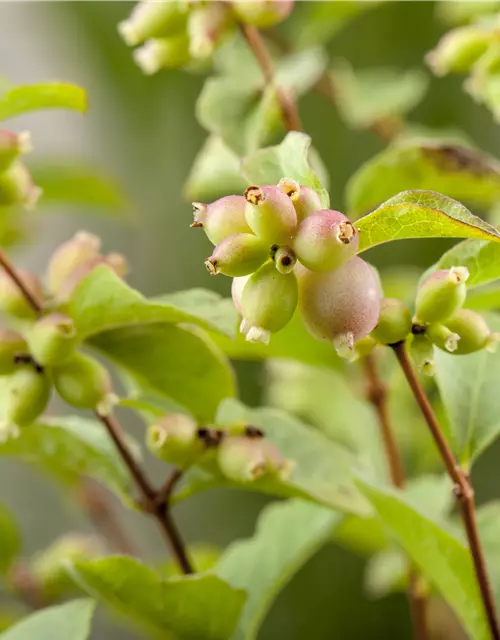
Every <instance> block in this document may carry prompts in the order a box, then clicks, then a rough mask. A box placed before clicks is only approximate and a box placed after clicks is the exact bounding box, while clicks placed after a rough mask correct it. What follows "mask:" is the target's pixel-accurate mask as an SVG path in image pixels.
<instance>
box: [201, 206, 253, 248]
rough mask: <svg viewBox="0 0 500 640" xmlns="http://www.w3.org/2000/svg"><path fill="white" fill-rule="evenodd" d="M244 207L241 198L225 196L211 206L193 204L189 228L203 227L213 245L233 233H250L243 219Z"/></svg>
mask: <svg viewBox="0 0 500 640" xmlns="http://www.w3.org/2000/svg"><path fill="white" fill-rule="evenodd" d="M246 206H247V201H246V200H245V198H244V197H243V196H225V197H224V198H219V200H215V202H212V203H211V204H203V203H201V202H193V224H192V225H191V226H192V227H203V230H204V231H205V233H206V234H207V237H208V239H209V240H210V242H211V243H212V244H214V245H217V244H219V242H222V240H224V239H225V238H227V237H228V236H232V235H234V234H235V233H252V230H251V229H250V227H249V226H248V224H247V221H246V218H245V209H246Z"/></svg>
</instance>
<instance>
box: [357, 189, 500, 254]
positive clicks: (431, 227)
mask: <svg viewBox="0 0 500 640" xmlns="http://www.w3.org/2000/svg"><path fill="white" fill-rule="evenodd" d="M356 227H357V229H358V231H359V251H360V252H361V251H366V250H367V249H370V248H371V247H374V246H376V245H378V244H383V243H384V242H391V241H393V240H405V239H408V238H480V239H484V240H491V241H494V242H500V233H499V232H498V231H497V230H496V229H495V227H492V226H491V225H489V224H488V223H487V222H485V221H484V220H481V218H478V217H477V216H475V215H473V214H472V213H471V212H470V211H469V210H468V209H467V208H466V207H464V205H463V204H460V202H457V201H456V200H452V199H451V198H448V197H447V196H443V195H442V194H440V193H436V192H434V191H404V192H403V193H398V194H397V195H396V196H394V197H393V198H391V199H390V200H387V202H384V204H382V205H380V207H378V209H375V211H372V213H369V214H368V215H367V216H364V217H363V218H360V219H359V220H358V221H357V222H356Z"/></svg>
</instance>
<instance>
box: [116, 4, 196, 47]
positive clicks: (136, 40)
mask: <svg viewBox="0 0 500 640" xmlns="http://www.w3.org/2000/svg"><path fill="white" fill-rule="evenodd" d="M187 16H188V3H187V2H177V1H176V0H167V1H166V2H165V1H164V2H158V1H157V0H155V1H154V2H151V0H146V1H144V0H143V1H142V2H138V3H137V4H136V5H135V6H134V8H133V10H132V13H131V14H130V17H129V18H127V20H123V21H122V22H120V23H119V24H118V32H119V34H120V35H121V37H122V38H123V40H124V41H125V43H126V44H128V45H129V46H131V47H134V46H135V45H137V44H141V43H142V42H144V41H145V40H148V39H149V38H155V37H165V36H171V35H174V34H175V33H178V32H179V31H182V30H183V29H184V27H185V26H186V22H187Z"/></svg>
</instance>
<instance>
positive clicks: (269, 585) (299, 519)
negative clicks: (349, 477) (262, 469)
mask: <svg viewBox="0 0 500 640" xmlns="http://www.w3.org/2000/svg"><path fill="white" fill-rule="evenodd" d="M339 520H340V516H339V515H338V514H336V513H334V512H332V511H331V510H330V509H325V508H324V507H319V506H317V505H314V504H310V503H307V502H304V501H302V500H290V501H287V502H284V503H283V502H282V503H276V504H272V505H270V506H268V507H266V508H265V509H264V511H263V512H262V514H261V515H260V517H259V520H258V522H257V530H256V532H255V534H254V536H253V537H251V538H249V539H247V540H239V541H237V542H234V543H233V544H231V545H230V546H229V548H228V549H227V550H226V551H225V552H224V554H223V555H222V557H221V558H220V560H219V563H218V565H217V566H216V568H215V572H216V573H217V575H218V576H220V577H221V578H222V579H223V580H225V581H226V582H228V583H229V584H230V585H231V586H233V587H235V588H239V589H244V590H245V591H246V592H247V593H248V598H247V601H246V603H245V606H244V608H243V614H242V616H241V618H240V621H239V625H238V629H237V632H236V634H235V636H234V638H235V640H254V639H255V638H257V634H258V631H259V628H260V626H261V624H262V622H263V620H264V618H265V616H266V614H267V612H268V611H269V609H270V608H271V605H272V603H273V601H274V600H275V599H276V597H277V596H278V594H279V592H280V591H281V590H282V589H283V588H284V587H285V585H286V584H287V583H288V582H289V581H290V579H291V578H292V576H293V575H294V574H295V573H296V572H297V571H298V570H299V569H300V567H302V566H303V565H304V564H305V563H306V562H307V560H309V558H311V557H312V556H313V555H314V554H315V553H316V551H318V549H320V548H321V547H322V546H323V545H324V544H325V543H326V542H328V541H329V539H330V538H331V534H332V530H333V528H334V526H335V525H336V524H337V522H338V521H339Z"/></svg>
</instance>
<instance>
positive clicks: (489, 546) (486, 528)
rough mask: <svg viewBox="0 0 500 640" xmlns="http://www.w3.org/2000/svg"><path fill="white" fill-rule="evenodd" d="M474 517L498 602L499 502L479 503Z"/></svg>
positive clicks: (499, 564) (499, 570) (499, 561)
mask: <svg viewBox="0 0 500 640" xmlns="http://www.w3.org/2000/svg"><path fill="white" fill-rule="evenodd" d="M476 517H477V526H478V529H479V537H480V538H481V544H482V545H483V549H484V554H485V556H486V565H487V567H488V573H489V575H490V578H491V582H492V586H493V590H494V592H495V599H496V601H497V602H500V553H499V551H500V502H499V501H498V500H495V501H494V502H487V503H486V504H483V505H481V507H479V509H477V511H476Z"/></svg>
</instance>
